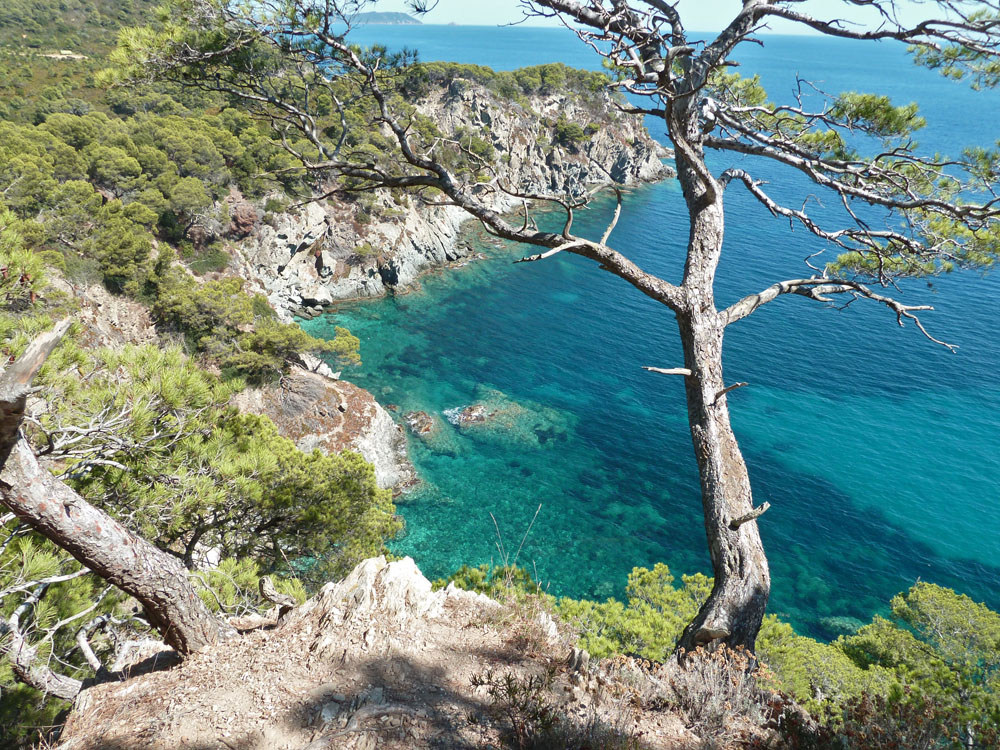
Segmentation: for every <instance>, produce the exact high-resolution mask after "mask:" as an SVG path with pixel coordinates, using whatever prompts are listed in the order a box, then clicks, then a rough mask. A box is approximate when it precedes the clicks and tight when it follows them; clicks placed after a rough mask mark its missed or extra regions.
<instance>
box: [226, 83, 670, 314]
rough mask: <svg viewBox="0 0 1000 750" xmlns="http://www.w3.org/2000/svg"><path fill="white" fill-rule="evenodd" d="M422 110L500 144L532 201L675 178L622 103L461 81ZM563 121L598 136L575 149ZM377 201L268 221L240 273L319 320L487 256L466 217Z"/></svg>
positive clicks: (250, 242)
mask: <svg viewBox="0 0 1000 750" xmlns="http://www.w3.org/2000/svg"><path fill="white" fill-rule="evenodd" d="M459 84H460V85H459ZM595 107H596V110H595ZM418 109H419V110H420V111H421V113H423V114H425V115H427V116H428V117H430V118H431V119H432V120H433V121H434V122H435V123H437V124H438V126H439V127H440V128H441V129H442V130H443V131H444V132H447V133H455V132H458V131H460V130H462V129H466V131H467V132H474V133H476V134H478V135H479V136H481V137H482V138H484V139H488V142H489V145H490V146H492V147H493V149H494V152H495V155H496V161H497V163H498V164H501V163H502V170H503V173H504V174H505V175H506V179H507V181H509V182H510V183H511V184H515V185H519V186H520V187H521V188H523V189H524V190H526V191H528V192H536V193H556V194H565V193H566V192H568V191H570V190H573V189H579V188H580V187H581V186H584V185H592V184H596V183H607V182H612V181H613V182H616V183H618V184H621V185H635V184H639V183H642V182H650V181H654V180H659V179H663V178H665V177H667V176H669V175H671V174H672V170H670V168H669V167H666V166H665V165H664V164H663V157H664V156H666V155H667V153H668V152H666V151H665V150H664V149H663V148H662V147H661V146H660V145H659V144H657V143H656V142H655V141H654V140H653V139H652V138H651V137H650V136H649V134H648V133H647V132H646V130H645V128H644V127H643V125H642V120H641V119H640V118H639V117H635V116H628V115H616V114H612V109H613V107H612V105H611V103H610V100H607V99H601V98H600V96H598V97H597V98H596V99H595V98H593V97H591V98H590V99H587V100H586V101H585V100H584V99H583V98H582V97H581V96H580V95H565V94H553V95H549V96H544V97H541V96H539V97H534V98H532V99H530V100H529V101H528V103H527V105H525V104H522V103H517V102H510V101H504V100H502V99H501V98H500V97H499V96H498V95H497V94H495V93H493V92H491V91H490V90H488V89H486V88H484V87H482V86H479V85H476V84H472V83H469V82H467V81H455V82H453V84H452V85H451V86H450V87H449V88H447V89H444V88H442V89H438V90H436V91H434V92H433V93H431V94H430V95H429V96H428V97H427V98H426V99H424V100H423V101H421V102H420V103H419V104H418ZM595 120H596V124H595ZM557 122H562V123H573V124H576V125H579V126H580V128H581V131H580V132H583V130H582V128H584V127H587V135H586V137H583V138H582V139H579V140H576V141H574V142H572V143H568V144H564V143H562V142H561V141H560V140H559V138H558V136H557V134H556V131H555V129H556V123H557ZM366 200H368V203H366V204H364V205H361V204H359V203H357V202H355V203H351V202H345V201H341V200H338V199H330V200H328V201H326V202H324V203H311V204H307V205H305V206H302V207H299V208H298V209H295V210H293V211H290V212H284V213H276V214H273V215H268V216H266V217H265V219H266V221H265V222H262V223H259V224H258V225H257V227H256V231H255V233H254V235H253V236H251V237H248V238H247V239H246V240H244V241H243V242H242V243H241V244H240V247H239V253H238V255H239V256H240V257H239V258H238V259H237V265H238V266H239V268H238V272H239V273H240V275H241V276H243V277H244V278H248V279H251V280H254V281H255V282H256V284H257V285H258V288H259V289H260V290H261V291H262V292H263V293H264V294H265V295H266V296H267V297H268V299H269V300H270V302H271V304H272V305H273V306H274V307H275V308H276V309H277V310H278V311H279V313H280V314H281V315H282V316H283V317H285V318H286V319H287V318H289V317H290V316H291V315H292V314H298V315H304V316H306V317H310V316H312V315H316V314H318V313H319V312H321V311H322V309H323V307H324V306H326V305H329V304H331V303H332V302H334V301H336V300H343V299H354V298H365V297H377V296H381V295H383V294H385V293H386V292H387V291H389V290H394V289H400V288H403V287H406V286H408V285H410V284H413V283H414V282H415V281H416V279H417V277H418V276H419V275H420V274H421V273H423V272H424V271H426V270H428V269H431V268H435V267H440V266H443V265H446V264H448V263H452V262H455V261H458V260H461V259H464V258H467V257H468V256H470V255H471V254H472V253H474V252H475V251H474V249H473V248H472V247H471V246H470V245H469V244H468V243H463V242H461V241H460V227H461V225H462V224H463V223H464V222H465V221H467V220H468V218H469V217H468V214H466V213H465V212H464V211H463V210H462V209H460V208H457V207H454V206H445V207H441V206H434V207H428V206H418V205H417V204H416V202H414V201H412V200H411V199H409V198H407V197H405V196H395V197H393V196H390V195H389V194H388V193H375V194H369V195H368V198H367V199H366ZM491 201H492V203H493V207H494V208H495V209H497V210H500V211H504V210H508V209H510V208H512V207H514V205H515V203H518V202H517V201H515V199H512V198H510V197H509V196H505V195H497V196H493V197H491ZM518 205H519V203H518ZM243 229H245V226H241V231H242V230H243Z"/></svg>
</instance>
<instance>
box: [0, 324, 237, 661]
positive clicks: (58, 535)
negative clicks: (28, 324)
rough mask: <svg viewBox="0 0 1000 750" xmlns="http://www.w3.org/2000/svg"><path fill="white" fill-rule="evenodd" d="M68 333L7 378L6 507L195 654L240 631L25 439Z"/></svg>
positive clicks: (35, 350) (1, 410)
mask: <svg viewBox="0 0 1000 750" xmlns="http://www.w3.org/2000/svg"><path fill="white" fill-rule="evenodd" d="M68 327H69V322H68V321H64V322H63V323H62V324H60V325H59V326H57V327H56V329H55V330H54V331H52V332H50V333H46V334H42V335H41V336H39V337H38V338H37V339H36V340H35V341H34V342H32V344H31V345H30V346H29V347H28V349H27V351H26V352H25V353H24V355H23V356H22V357H20V358H19V359H18V360H17V362H15V363H14V364H12V365H10V366H9V367H8V368H7V369H6V370H5V371H4V373H3V376H2V377H0V462H2V469H0V505H3V506H6V507H7V508H9V509H10V510H11V511H12V512H13V513H14V514H15V515H16V516H17V517H18V518H19V519H20V520H22V521H24V522H25V523H26V524H28V525H29V526H31V527H32V528H33V529H34V530H35V531H37V532H38V533H40V534H42V535H43V536H45V537H46V538H47V539H49V540H50V541H52V542H53V543H55V544H57V545H58V546H60V547H62V548H63V549H64V550H66V551H67V552H69V553H70V554H71V555H72V556H73V557H75V558H76V559H77V560H78V561H79V562H80V563H82V564H83V565H85V566H86V567H88V568H90V570H92V571H93V572H94V573H96V574H97V575H99V576H101V578H104V579H105V580H106V581H108V582H109V583H112V584H114V585H115V586H118V588H120V589H121V590H122V591H124V592H125V593H127V594H129V595H131V596H133V597H135V598H136V599H137V600H138V601H139V603H140V604H142V606H143V608H144V609H145V612H146V616H147V618H148V619H149V624H150V625H152V626H153V627H154V628H156V629H157V630H158V631H159V632H160V633H161V634H162V636H163V639H164V640H165V641H166V643H167V644H168V645H170V646H172V647H173V648H175V649H176V650H177V651H178V652H179V653H181V654H190V653H192V652H194V651H197V650H199V649H201V648H203V647H204V646H208V645H211V644H213V643H215V642H216V641H217V640H219V639H220V638H221V637H224V636H226V635H228V634H229V633H232V632H233V630H232V628H230V627H229V626H228V625H227V624H226V623H224V622H223V621H222V620H221V619H219V618H218V617H216V616H214V615H213V614H212V613H211V612H209V610H208V608H207V607H206V606H205V604H204V603H203V602H202V601H201V599H199V598H198V595H197V594H196V593H195V590H194V587H193V586H192V585H191V583H190V581H188V577H187V569H186V568H185V567H184V566H183V564H181V562H180V561H179V560H178V559H177V558H175V557H173V556H171V555H168V554H167V553H166V552H163V551H162V550H159V549H157V548H156V547H154V546H153V545H152V544H150V543H149V542H147V541H146V540H145V539H143V538H141V537H139V536H137V535H136V534H134V533H132V532H131V531H129V530H128V529H126V528H125V527H124V526H122V525H121V524H120V523H118V522H117V521H116V520H114V519H113V518H112V517H111V516H109V515H108V514H107V513H105V512H104V511H102V510H99V509H98V508H95V507H94V506H93V505H91V504H90V503H88V502H87V501H86V500H84V499H83V498H82V497H80V495H78V494H77V493H76V492H74V491H73V490H72V489H71V488H70V487H69V486H68V485H66V484H65V483H64V482H62V481H60V480H58V479H56V478H55V477H54V476H52V475H51V474H50V473H49V472H48V471H46V470H45V469H43V468H42V467H41V466H39V464H38V461H37V459H36V458H35V455H34V453H33V452H32V450H31V447H30V446H29V445H28V442H27V440H25V439H24V437H22V436H21V435H20V432H19V428H20V423H21V421H22V419H23V418H24V410H25V404H26V401H27V396H28V394H29V393H30V392H31V388H30V384H31V380H32V378H33V377H34V375H35V373H37V372H38V370H39V368H41V366H42V364H43V363H44V362H45V359H46V358H47V357H48V355H49V353H50V352H51V351H52V349H53V348H54V347H55V346H56V344H57V343H58V342H59V339H60V338H61V337H62V336H63V334H64V333H65V332H66V330H67V328H68Z"/></svg>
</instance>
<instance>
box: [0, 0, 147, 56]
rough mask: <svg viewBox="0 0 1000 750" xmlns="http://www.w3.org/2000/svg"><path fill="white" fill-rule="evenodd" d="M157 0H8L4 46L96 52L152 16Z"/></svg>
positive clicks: (0, 19)
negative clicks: (125, 27) (127, 27)
mask: <svg viewBox="0 0 1000 750" xmlns="http://www.w3.org/2000/svg"><path fill="white" fill-rule="evenodd" d="M155 5H156V3H155V2H154V1H153V0H5V1H4V3H3V4H2V6H0V43H2V44H4V45H7V46H17V47H20V48H22V49H24V48H43V49H66V48H69V49H73V50H75V51H84V52H88V53H92V52H95V51H103V50H105V49H107V47H108V37H109V36H110V35H111V34H113V33H114V30H115V29H117V28H118V27H119V26H121V25H123V24H129V23H136V22H138V21H141V20H144V19H146V18H148V17H149V15H148V14H149V13H150V11H151V9H152V8H153V7H155Z"/></svg>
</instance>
